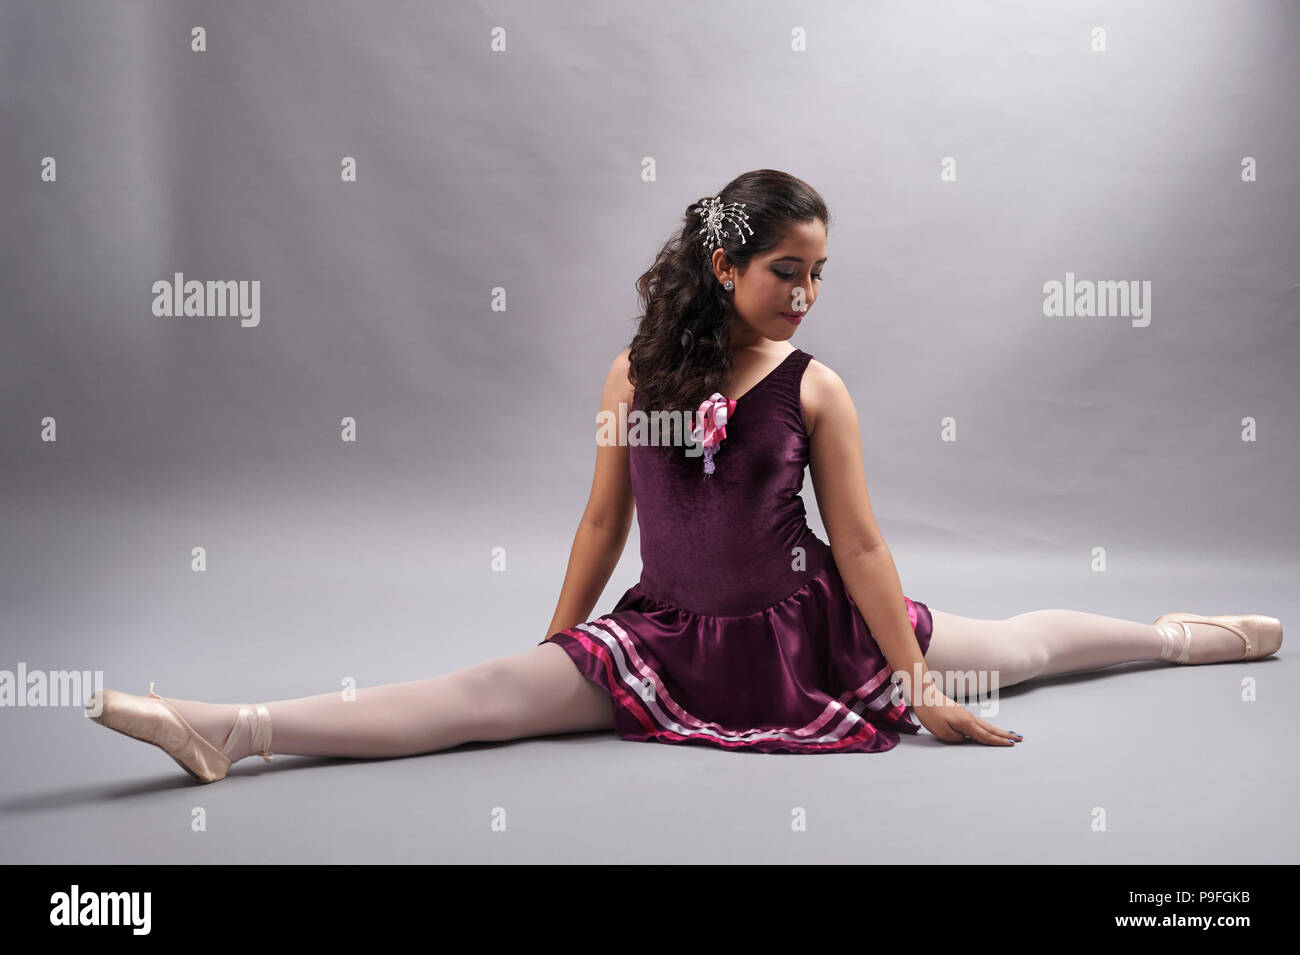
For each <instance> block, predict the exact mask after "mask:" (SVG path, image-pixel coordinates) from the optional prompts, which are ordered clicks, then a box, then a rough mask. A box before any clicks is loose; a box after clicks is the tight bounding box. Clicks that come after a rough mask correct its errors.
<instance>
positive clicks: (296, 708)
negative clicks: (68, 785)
mask: <svg viewBox="0 0 1300 955" xmlns="http://www.w3.org/2000/svg"><path fill="white" fill-rule="evenodd" d="M165 699H166V701H167V702H168V703H170V704H171V705H172V706H173V707H175V708H176V710H177V711H178V712H179V713H180V714H181V716H183V717H184V718H185V720H186V721H187V722H188V723H189V724H190V725H191V726H192V727H194V729H195V730H196V731H197V732H198V733H199V735H200V736H202V737H203V738H204V739H206V740H207V741H208V742H210V743H212V744H213V745H214V746H216V747H218V748H221V747H223V746H224V744H225V742H226V738H227V736H229V734H230V732H231V727H232V726H234V723H235V716H236V714H237V713H238V710H239V705H238V703H204V702H200V701H196V700H178V699H173V698H171V697H165ZM265 706H266V708H267V711H268V712H269V713H270V714H271V752H272V753H282V754H286V755H294V756H345V757H355V758H374V757H389V756H410V755H414V754H416V753H429V752H434V751H436V750H441V749H448V748H450V747H453V746H458V745H460V744H461V743H467V742H473V741H478V742H491V741H497V740H507V739H518V738H521V737H527V736H546V735H551V734H557V733H573V732H584V731H592V730H600V729H613V726H614V716H613V705H612V703H611V701H610V698H609V694H608V693H607V692H605V691H604V690H602V689H600V688H599V687H597V686H595V685H594V684H592V683H591V682H590V681H589V680H588V679H587V678H586V677H585V676H583V675H582V674H581V673H580V672H579V671H578V668H577V667H576V666H574V664H573V661H572V660H570V659H569V655H568V654H567V653H566V652H565V651H564V650H563V649H562V648H561V647H560V646H559V645H558V644H553V643H544V644H542V645H540V646H534V647H532V648H530V649H528V650H525V651H524V652H522V653H518V654H515V655H513V656H507V657H500V658H498V659H495V660H488V661H487V662H485V663H479V664H475V665H473V666H468V667H463V668H462V669H459V670H454V671H452V672H450V673H447V674H444V675H442V676H435V677H431V678H429V679H426V680H412V681H409V682H405V683H388V684H385V685H383V686H371V687H362V688H361V689H358V690H356V691H355V698H354V699H347V698H346V697H345V696H344V694H343V692H342V691H339V692H331V693H320V694H317V695H316V696H304V697H299V698H298V699H294V700H278V701H276V702H274V703H266V704H265ZM250 735H251V734H250V733H249V732H248V731H247V730H244V731H243V732H240V733H237V734H236V738H235V747H236V748H235V755H234V761H238V760H240V759H244V758H246V757H247V756H248V755H249V754H250V747H249V743H250V739H249V737H250Z"/></svg>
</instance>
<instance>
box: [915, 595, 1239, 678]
mask: <svg viewBox="0 0 1300 955" xmlns="http://www.w3.org/2000/svg"><path fill="white" fill-rule="evenodd" d="M930 613H931V615H932V616H933V618H934V633H933V636H932V637H931V640H930V646H929V649H928V650H927V652H926V655H925V665H926V667H927V668H928V669H929V670H930V671H932V672H933V673H934V674H935V677H936V678H939V677H940V676H941V675H942V678H943V680H944V684H943V685H944V693H945V694H947V695H948V696H951V697H952V698H953V699H957V698H958V697H957V696H956V695H954V691H955V690H957V689H959V688H961V687H971V688H974V689H975V690H976V691H978V692H983V690H982V689H980V687H979V685H978V677H977V676H976V677H972V676H969V675H967V673H966V671H975V673H976V674H977V675H978V673H979V671H984V672H986V673H990V674H991V673H992V672H993V671H996V676H997V687H998V688H1002V687H1007V686H1011V685H1012V684H1015V683H1020V682H1023V681H1024V680H1029V679H1033V678H1034V677H1041V676H1056V675H1058V674H1061V673H1073V672H1076V671H1079V670H1094V669H1097V668H1100V667H1108V666H1113V665H1115V664H1117V663H1128V662H1131V661H1140V660H1157V659H1160V654H1161V650H1162V649H1164V650H1165V651H1166V652H1169V651H1170V649H1171V648H1172V649H1178V648H1180V647H1181V642H1178V641H1181V640H1182V639H1183V637H1182V636H1181V634H1182V631H1181V629H1166V636H1165V637H1164V638H1163V639H1162V637H1161V630H1160V628H1158V627H1157V626H1156V625H1155V624H1151V623H1138V622H1137V621H1134V620H1123V619H1120V618H1118V617H1106V616H1103V615H1101V614H1096V613H1087V612H1085V611H1081V610H1031V611H1028V612H1026V613H1021V614H1017V615H1015V616H1014V617H1008V618H1006V619H1003V620H981V619H976V618H973V617H959V616H957V615H955V614H950V613H944V612H943V611H941V610H935V609H934V608H933V607H931V608H930ZM1190 627H1191V630H1192V646H1193V648H1194V651H1193V655H1192V659H1191V662H1193V663H1196V662H1200V661H1201V660H1202V659H1208V658H1210V657H1214V658H1217V659H1230V658H1232V657H1233V656H1235V655H1236V654H1237V653H1239V652H1240V651H1241V649H1242V646H1243V645H1242V642H1241V639H1240V638H1239V637H1236V636H1234V635H1233V634H1232V633H1231V632H1229V631H1227V630H1224V629H1223V628H1222V627H1218V626H1214V625H1212V624H1205V623H1192V624H1190ZM1171 634H1172V635H1173V636H1170V635H1171ZM986 682H987V684H988V685H989V686H992V677H991V676H990V677H989V679H988V680H987V681H986Z"/></svg>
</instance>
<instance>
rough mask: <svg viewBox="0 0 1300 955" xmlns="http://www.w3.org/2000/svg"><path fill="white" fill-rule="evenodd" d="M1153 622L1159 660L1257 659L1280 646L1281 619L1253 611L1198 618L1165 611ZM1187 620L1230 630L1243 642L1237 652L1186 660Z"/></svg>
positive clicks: (1188, 646) (1188, 642)
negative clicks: (1210, 657) (1228, 654)
mask: <svg viewBox="0 0 1300 955" xmlns="http://www.w3.org/2000/svg"><path fill="white" fill-rule="evenodd" d="M1155 623H1156V627H1157V628H1158V629H1159V630H1160V659H1161V660H1168V661H1169V662H1170V663H1190V664H1192V665H1196V664H1200V663H1237V662H1239V661H1242V660H1258V659H1260V658H1261V657H1267V656H1272V655H1273V654H1274V653H1277V651H1278V648H1279V647H1281V646H1282V621H1280V620H1278V619H1277V618H1276V617H1265V616H1262V615H1260V614H1257V613H1234V614H1224V615H1221V616H1217V617H1202V616H1201V615H1200V614H1195V613H1166V614H1162V615H1161V616H1159V617H1157V618H1156V620H1155ZM1189 623H1209V624H1214V625H1215V626H1218V627H1223V628H1224V629H1225V630H1231V631H1232V632H1233V633H1235V634H1236V635H1237V636H1239V637H1240V638H1241V641H1242V643H1243V644H1245V647H1244V649H1243V650H1242V652H1241V655H1240V656H1236V657H1232V656H1225V657H1220V658H1218V659H1211V660H1192V659H1190V656H1191V650H1192V628H1191V627H1189V626H1187V624H1189Z"/></svg>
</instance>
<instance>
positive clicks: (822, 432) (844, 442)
mask: <svg viewBox="0 0 1300 955" xmlns="http://www.w3.org/2000/svg"><path fill="white" fill-rule="evenodd" d="M801 392H802V399H803V406H804V419H805V425H806V427H807V429H808V443H809V452H808V454H809V469H810V470H811V472H812V481H813V491H814V493H816V495H817V507H818V510H819V511H820V512H821V516H822V523H823V524H824V525H825V526H826V534H827V537H828V538H829V543H830V545H831V554H832V556H833V557H834V558H835V566H836V567H837V568H838V569H839V572H840V576H841V577H842V578H843V579H844V583H845V586H847V587H848V590H849V594H850V596H852V597H853V602H854V603H856V604H857V606H858V610H859V611H860V612H861V613H862V616H863V619H865V620H866V622H867V627H868V628H869V629H870V630H871V635H872V636H873V637H874V638H875V640H876V643H877V644H879V646H880V649H881V652H883V653H884V655H885V659H886V660H887V661H888V662H889V666H890V669H891V670H892V671H893V672H895V673H900V674H901V676H902V678H903V685H904V692H905V695H906V697H907V700H908V702H909V703H911V702H913V700H914V692H913V690H912V689H911V688H912V687H913V686H920V687H924V686H926V685H927V683H928V680H927V674H928V672H929V671H928V670H927V668H926V665H925V657H924V656H923V655H922V654H921V646H920V644H919V643H918V642H917V639H916V634H915V633H914V632H913V630H912V623H911V620H910V619H909V618H908V615H907V604H906V602H905V601H904V599H903V588H902V584H901V583H900V582H899V579H898V569H897V568H896V567H895V566H894V558H893V555H892V554H891V553H890V552H889V548H888V547H887V546H886V544H885V539H884V537H882V536H881V533H880V528H879V527H877V526H876V518H875V515H874V514H873V513H872V511H871V499H870V497H869V496H868V494H867V481H866V477H865V475H864V473H863V468H862V438H861V430H860V428H861V426H860V425H859V423H858V412H857V409H856V408H855V407H854V405H853V398H852V397H851V396H850V395H849V390H848V388H847V387H846V386H845V384H844V382H843V380H841V378H840V376H839V375H837V374H836V373H835V372H834V371H832V370H831V369H830V368H828V367H826V366H825V365H823V364H822V363H821V362H819V361H816V360H814V361H811V362H809V363H808V367H807V369H806V371H805V372H804V377H803V383H802V389H801Z"/></svg>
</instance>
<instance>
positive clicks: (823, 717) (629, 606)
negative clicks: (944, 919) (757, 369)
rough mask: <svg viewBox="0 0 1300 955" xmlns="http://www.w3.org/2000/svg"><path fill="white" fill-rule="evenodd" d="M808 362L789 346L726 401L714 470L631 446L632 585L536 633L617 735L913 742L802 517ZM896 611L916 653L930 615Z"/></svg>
mask: <svg viewBox="0 0 1300 955" xmlns="http://www.w3.org/2000/svg"><path fill="white" fill-rule="evenodd" d="M812 357H813V356H812V355H810V354H809V353H808V352H805V351H803V350H801V349H799V348H795V349H794V350H793V351H792V352H791V353H790V354H789V355H788V356H786V358H785V360H784V361H782V362H781V364H780V365H778V366H777V367H776V368H775V369H773V371H771V372H770V373H769V374H768V375H767V376H766V377H765V378H763V380H762V381H760V382H759V383H758V384H757V385H755V386H754V387H753V388H751V389H750V390H749V391H747V392H745V394H743V395H742V396H741V397H740V398H739V399H737V401H736V405H735V409H734V411H733V413H732V414H731V415H730V417H729V420H727V422H726V437H725V439H723V440H722V441H721V443H720V445H719V447H718V448H717V450H716V453H715V456H714V467H715V470H714V472H713V473H712V474H708V475H706V474H705V473H704V464H703V455H700V454H696V455H694V456H692V455H688V454H687V453H686V448H685V447H682V446H678V447H664V446H652V445H644V444H632V445H631V446H630V447H629V449H628V460H629V468H630V470H631V478H632V490H633V493H634V495H635V497H636V512H637V524H638V527H639V530H640V535H641V562H642V570H641V579H640V580H639V581H638V582H637V583H636V584H635V585H634V586H633V587H632V588H631V589H629V590H628V591H627V592H626V593H624V594H623V596H622V598H620V599H619V601H618V603H617V604H616V605H615V606H614V609H613V610H611V611H610V612H609V613H607V614H605V615H604V616H601V617H598V618H596V619H594V620H591V621H589V622H587V623H582V624H578V625H577V626H574V627H569V628H567V629H565V630H561V631H559V632H557V633H554V634H552V635H551V636H549V637H548V638H547V640H549V641H551V642H552V643H555V644H558V645H559V646H561V647H563V648H564V650H565V651H566V652H567V653H568V654H569V656H570V657H571V658H572V659H573V662H574V663H575V664H576V665H577V666H578V669H579V670H580V671H581V672H582V674H583V675H584V676H585V677H587V679H589V680H591V681H592V682H593V683H595V684H596V685H597V686H599V687H600V688H601V689H603V690H605V691H606V692H607V693H609V694H610V696H611V697H612V699H613V703H614V727H615V730H616V731H617V733H618V735H619V736H621V737H622V738H623V739H626V740H634V741H638V742H659V743H698V744H703V745H708V746H717V747H722V748H726V749H738V750H750V751H756V752H784V753H831V752H841V753H842V752H864V753H875V752H883V751H884V750H887V749H892V748H893V747H894V746H895V745H897V743H898V739H899V732H900V731H902V732H906V733H917V732H919V731H920V727H919V726H918V725H917V724H916V722H915V721H914V718H913V716H912V714H911V712H910V711H909V710H908V709H907V707H906V705H905V704H904V703H902V702H901V700H896V699H895V697H894V692H893V691H894V686H893V684H892V683H891V681H890V679H889V677H890V668H889V665H888V663H887V662H886V660H885V658H884V655H883V654H882V653H881V651H880V648H879V646H877V644H876V642H875V640H874V639H873V637H872V636H871V631H870V630H869V629H868V627H867V624H866V620H865V619H864V618H863V616H862V614H861V612H860V611H859V610H858V608H857V606H856V604H855V603H854V601H853V598H852V597H851V596H850V595H849V592H848V590H847V589H846V588H845V586H844V582H843V580H842V579H841V578H840V575H839V571H838V569H837V568H836V566H835V561H834V559H833V557H832V555H831V550H830V547H829V545H827V544H826V543H825V542H824V541H823V540H821V538H819V537H817V535H816V534H814V533H813V531H812V530H811V529H810V528H809V527H808V524H807V521H806V517H805V515H806V512H805V510H804V502H803V498H802V497H801V496H800V490H801V489H802V487H803V476H804V469H805V468H806V467H807V465H808V436H807V434H806V433H805V430H804V420H803V408H802V405H801V403H800V400H799V383H800V381H801V380H802V378H803V373H804V369H805V368H807V366H808V362H809V361H810V360H811V359H812ZM632 407H633V409H634V410H636V409H638V408H639V407H640V395H639V394H638V395H637V396H636V397H635V398H634V400H633V403H632ZM697 450H698V449H697ZM904 600H906V601H907V612H908V617H909V619H910V620H911V622H912V627H913V630H914V632H915V633H916V637H917V641H918V642H919V644H920V647H921V652H922V653H925V652H926V650H927V649H928V647H929V644H930V635H931V632H932V627H933V621H932V619H931V616H930V611H929V609H928V608H927V607H926V605H925V604H923V603H920V602H919V601H914V600H911V599H908V598H906V597H905V598H904ZM545 642H546V640H542V641H539V645H540V644H541V643H545Z"/></svg>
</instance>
